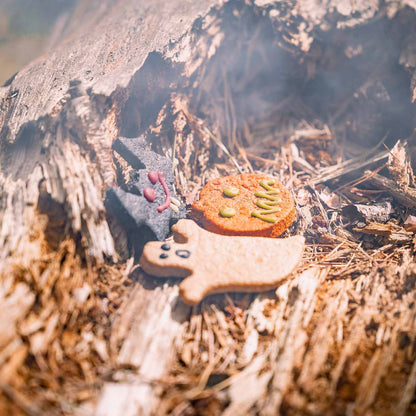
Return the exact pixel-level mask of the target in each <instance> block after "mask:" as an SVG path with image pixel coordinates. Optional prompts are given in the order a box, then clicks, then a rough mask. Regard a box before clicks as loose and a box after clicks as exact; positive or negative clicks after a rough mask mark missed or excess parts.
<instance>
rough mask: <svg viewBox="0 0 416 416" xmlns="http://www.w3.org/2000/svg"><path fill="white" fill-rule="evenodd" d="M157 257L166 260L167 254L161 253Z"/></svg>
mask: <svg viewBox="0 0 416 416" xmlns="http://www.w3.org/2000/svg"><path fill="white" fill-rule="evenodd" d="M159 257H160V258H161V259H167V258H168V255H167V253H162V254H161V255H160V256H159Z"/></svg>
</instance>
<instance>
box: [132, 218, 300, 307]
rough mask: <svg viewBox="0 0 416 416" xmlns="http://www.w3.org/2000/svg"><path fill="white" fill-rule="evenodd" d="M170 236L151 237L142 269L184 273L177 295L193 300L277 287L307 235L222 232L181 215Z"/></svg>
mask: <svg viewBox="0 0 416 416" xmlns="http://www.w3.org/2000/svg"><path fill="white" fill-rule="evenodd" d="M172 231H173V235H174V242H172V243H161V242H156V241H155V242H149V243H147V244H146V245H145V247H144V250H143V254H142V256H141V259H140V265H141V267H142V269H143V270H144V271H145V272H146V273H148V274H150V275H153V276H156V277H183V278H185V279H184V280H183V281H182V282H181V284H180V286H179V290H180V295H181V297H182V298H183V300H184V301H185V302H186V303H188V304H191V305H194V304H196V303H198V302H200V301H201V300H202V299H203V298H204V297H205V296H206V295H208V294H211V293H220V292H260V291H265V290H269V289H272V288H274V287H276V286H277V285H278V284H279V283H280V282H281V281H282V280H284V279H285V278H286V277H287V276H288V275H290V273H291V272H292V271H293V270H294V269H295V267H296V265H297V264H298V263H299V261H300V260H301V258H302V253H303V249H304V244H305V239H304V237H301V236H295V237H289V238H284V239H274V238H266V237H245V236H238V237H234V236H224V235H219V234H214V233H211V232H209V231H206V230H204V229H202V228H200V227H199V226H198V225H197V224H196V223H195V222H194V221H192V220H187V219H182V220H179V221H178V223H177V224H175V225H174V226H173V227H172Z"/></svg>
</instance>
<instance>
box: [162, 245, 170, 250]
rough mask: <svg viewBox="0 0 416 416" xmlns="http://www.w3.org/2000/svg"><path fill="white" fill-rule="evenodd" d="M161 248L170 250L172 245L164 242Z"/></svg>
mask: <svg viewBox="0 0 416 416" xmlns="http://www.w3.org/2000/svg"><path fill="white" fill-rule="evenodd" d="M161 248H162V250H165V251H169V250H170V245H169V244H167V243H165V244H162V246H161Z"/></svg>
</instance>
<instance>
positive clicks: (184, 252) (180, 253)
mask: <svg viewBox="0 0 416 416" xmlns="http://www.w3.org/2000/svg"><path fill="white" fill-rule="evenodd" d="M175 254H176V255H177V256H178V257H182V258H183V259H187V258H188V257H189V256H190V255H191V252H190V251H189V250H176V251H175Z"/></svg>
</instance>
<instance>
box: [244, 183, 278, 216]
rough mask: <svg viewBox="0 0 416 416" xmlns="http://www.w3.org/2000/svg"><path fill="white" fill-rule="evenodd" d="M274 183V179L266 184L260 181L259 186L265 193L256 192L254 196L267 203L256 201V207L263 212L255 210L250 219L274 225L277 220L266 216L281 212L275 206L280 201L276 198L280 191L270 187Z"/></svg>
mask: <svg viewBox="0 0 416 416" xmlns="http://www.w3.org/2000/svg"><path fill="white" fill-rule="evenodd" d="M275 183H276V181H275V180H274V179H271V180H269V181H267V182H266V181H265V180H261V181H260V186H261V187H263V188H264V189H265V190H266V192H261V191H256V192H255V193H254V195H255V196H257V197H258V198H264V199H266V200H267V201H261V200H257V201H256V205H257V206H258V207H259V208H261V209H263V210H264V211H259V210H255V211H252V212H251V216H252V217H255V218H259V219H260V220H262V221H265V222H269V223H271V224H274V223H275V222H276V221H277V220H276V218H272V217H268V216H267V215H271V214H276V213H278V212H280V211H281V210H282V209H281V208H280V207H277V206H276V205H279V204H280V203H281V202H282V200H281V199H280V198H279V197H277V196H276V195H279V194H280V190H279V189H276V188H273V186H272V185H274V184H275Z"/></svg>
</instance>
